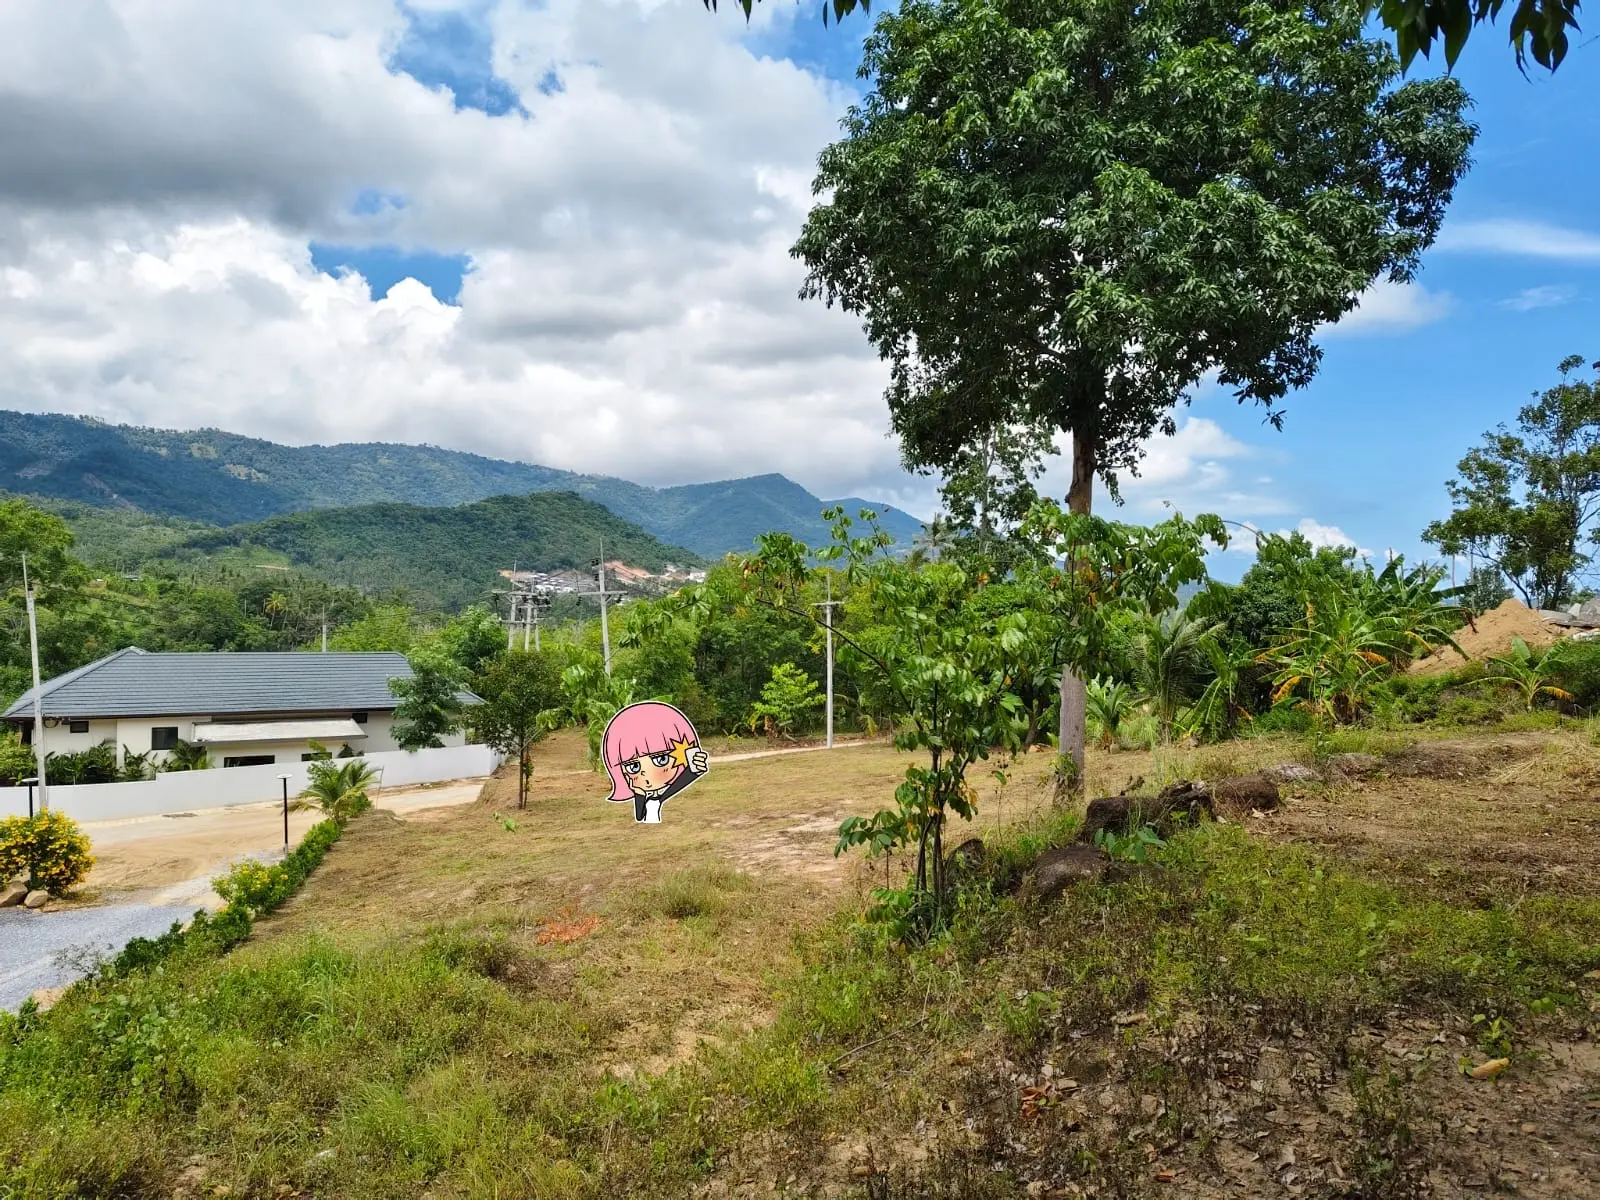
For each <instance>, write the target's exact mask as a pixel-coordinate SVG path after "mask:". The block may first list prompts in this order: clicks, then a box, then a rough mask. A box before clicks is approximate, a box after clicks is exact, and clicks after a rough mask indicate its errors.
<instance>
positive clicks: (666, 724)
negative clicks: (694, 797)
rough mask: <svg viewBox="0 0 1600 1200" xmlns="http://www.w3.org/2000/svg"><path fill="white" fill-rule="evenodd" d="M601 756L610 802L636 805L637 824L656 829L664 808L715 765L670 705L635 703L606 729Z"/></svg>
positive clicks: (698, 739)
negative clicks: (607, 775)
mask: <svg viewBox="0 0 1600 1200" xmlns="http://www.w3.org/2000/svg"><path fill="white" fill-rule="evenodd" d="M601 756H602V758H603V760H604V762H605V767H606V771H607V772H608V773H609V774H610V776H611V795H610V796H608V797H606V798H607V799H608V800H618V801H621V800H632V801H633V816H634V820H636V821H638V822H640V823H641V824H648V825H653V824H657V823H659V822H660V820H661V806H662V805H663V804H665V803H666V802H667V800H669V799H670V798H671V797H673V796H675V795H677V794H678V793H679V792H681V791H682V790H683V789H684V788H686V787H688V786H689V785H690V784H692V783H693V782H694V781H695V780H696V779H698V778H700V776H702V775H704V774H705V773H706V770H707V768H708V766H709V762H708V760H707V758H706V752H705V751H704V750H703V749H702V748H701V746H700V735H699V734H697V733H695V731H694V726H693V725H691V724H690V723H689V718H688V717H686V716H684V715H683V714H682V713H681V712H679V711H678V710H677V709H676V708H674V707H673V706H672V705H670V704H662V703H661V702H659V701H654V700H647V701H645V702H643V703H641V704H630V705H629V706H628V707H627V708H624V709H623V710H622V711H621V712H619V713H618V714H617V715H616V716H614V717H612V718H611V721H610V722H609V723H608V724H607V725H606V731H605V736H604V737H603V738H602V739H601Z"/></svg>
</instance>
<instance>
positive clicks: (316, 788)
mask: <svg viewBox="0 0 1600 1200" xmlns="http://www.w3.org/2000/svg"><path fill="white" fill-rule="evenodd" d="M306 775H307V778H308V781H309V782H307V784H306V789H305V791H303V792H301V793H300V803H299V804H298V805H296V807H299V808H318V809H321V810H322V812H323V813H324V814H325V815H326V816H328V817H329V818H331V819H332V820H335V821H341V822H342V821H348V820H349V819H350V818H351V817H353V816H356V815H357V814H359V813H363V812H365V811H366V810H367V809H369V808H371V807H372V798H371V796H369V795H368V792H369V791H370V789H371V788H372V785H373V784H374V783H376V782H377V780H378V773H377V771H376V770H374V769H373V768H372V767H371V766H369V765H368V764H367V763H366V762H365V761H364V760H362V759H359V758H347V759H345V760H343V761H339V760H337V759H314V760H313V761H311V762H309V763H307V764H306Z"/></svg>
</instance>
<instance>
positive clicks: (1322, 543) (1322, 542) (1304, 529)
mask: <svg viewBox="0 0 1600 1200" xmlns="http://www.w3.org/2000/svg"><path fill="white" fill-rule="evenodd" d="M1278 532H1279V533H1281V534H1282V535H1283V536H1284V537H1288V536H1289V534H1290V533H1291V532H1293V533H1298V534H1299V535H1300V536H1301V537H1303V538H1305V539H1306V541H1308V542H1310V543H1311V544H1312V545H1313V546H1316V547H1318V548H1322V547H1328V548H1331V549H1337V548H1339V547H1341V546H1343V547H1349V548H1351V549H1353V550H1354V551H1355V552H1356V554H1357V556H1358V557H1360V558H1371V557H1372V551H1371V550H1368V549H1366V548H1365V547H1364V546H1361V545H1359V544H1358V543H1357V542H1356V540H1355V538H1353V537H1351V536H1350V535H1349V534H1348V533H1346V532H1345V531H1344V530H1342V529H1340V528H1339V527H1338V526H1337V525H1324V524H1323V523H1322V522H1320V521H1317V520H1313V519H1312V518H1311V517H1301V518H1300V522H1299V524H1297V525H1296V526H1295V527H1294V529H1293V530H1288V529H1280V530H1279V531H1278Z"/></svg>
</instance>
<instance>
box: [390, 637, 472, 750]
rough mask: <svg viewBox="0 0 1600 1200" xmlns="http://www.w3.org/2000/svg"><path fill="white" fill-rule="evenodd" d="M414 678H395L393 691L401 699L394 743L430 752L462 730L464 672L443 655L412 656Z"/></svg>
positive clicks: (453, 661) (412, 675) (421, 653)
mask: <svg viewBox="0 0 1600 1200" xmlns="http://www.w3.org/2000/svg"><path fill="white" fill-rule="evenodd" d="M409 661H410V663H411V678H410V679H391V680H390V681H389V690H390V691H391V692H392V693H394V695H395V697H396V698H397V699H398V700H399V704H397V705H396V706H395V710H394V719H395V726H394V740H395V742H396V743H398V744H399V746H400V748H401V749H402V750H427V749H430V748H437V747H439V746H443V745H444V739H445V737H446V736H448V735H449V734H452V733H455V732H456V731H457V730H458V729H460V728H461V722H462V719H463V718H462V712H463V708H462V703H461V688H462V684H463V679H462V675H463V671H462V669H461V667H460V666H459V665H457V663H456V662H455V660H453V659H451V658H447V657H445V656H444V655H443V654H438V653H428V652H426V651H419V652H415V653H413V654H412V655H411V658H410V660H409Z"/></svg>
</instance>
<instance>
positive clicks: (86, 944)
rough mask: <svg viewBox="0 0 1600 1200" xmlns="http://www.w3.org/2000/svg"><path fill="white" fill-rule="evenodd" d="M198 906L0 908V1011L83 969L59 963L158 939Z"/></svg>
mask: <svg viewBox="0 0 1600 1200" xmlns="http://www.w3.org/2000/svg"><path fill="white" fill-rule="evenodd" d="M197 907H199V906H198V905H194V904H189V905H177V904H163V905H151V904H107V905H105V906H103V907H99V908H76V909H74V908H67V909H61V910H59V911H57V912H29V911H28V910H26V909H18V908H6V909H0V1009H6V1010H9V1011H11V1012H15V1011H16V1010H17V1009H18V1008H19V1007H20V1006H21V1004H22V1002H23V1001H24V1000H26V999H27V998H28V997H29V996H31V995H32V994H33V993H34V991H35V990H37V989H38V988H47V987H61V986H62V985H63V984H67V983H71V982H72V981H73V980H74V979H76V978H78V976H80V975H82V974H83V972H82V970H81V969H79V968H78V967H76V966H73V965H68V964H67V963H64V962H62V961H60V959H61V956H62V955H63V954H65V955H67V956H68V958H69V959H70V960H73V961H81V960H82V959H83V958H85V957H91V956H95V955H103V956H107V957H109V956H110V955H112V954H115V953H116V952H117V951H119V950H121V949H122V947H123V946H124V945H126V944H127V942H128V941H129V939H131V938H136V937H155V936H157V935H158V934H163V933H165V932H166V931H167V930H168V929H170V928H172V923H173V922H174V921H187V920H188V919H189V918H190V917H192V916H194V911H195V909H196V908H197Z"/></svg>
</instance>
